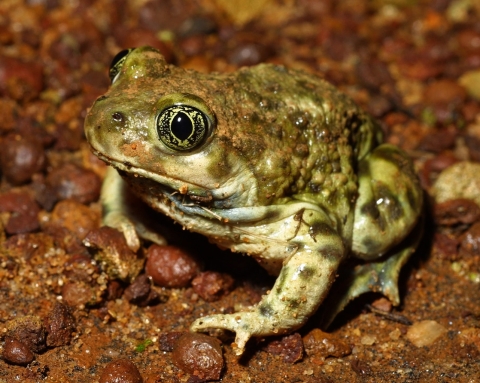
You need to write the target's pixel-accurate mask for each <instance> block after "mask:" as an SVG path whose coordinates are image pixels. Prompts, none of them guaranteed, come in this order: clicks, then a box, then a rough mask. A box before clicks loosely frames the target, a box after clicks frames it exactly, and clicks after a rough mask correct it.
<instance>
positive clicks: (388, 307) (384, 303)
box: [372, 297, 392, 313]
mask: <svg viewBox="0 0 480 383" xmlns="http://www.w3.org/2000/svg"><path fill="white" fill-rule="evenodd" d="M372 306H373V307H374V308H376V309H377V310H381V311H385V312H387V313H389V312H390V311H392V302H390V300H388V299H387V298H385V297H381V298H378V299H377V300H375V301H374V302H372Z"/></svg>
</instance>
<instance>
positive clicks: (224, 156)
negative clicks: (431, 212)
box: [85, 47, 422, 354]
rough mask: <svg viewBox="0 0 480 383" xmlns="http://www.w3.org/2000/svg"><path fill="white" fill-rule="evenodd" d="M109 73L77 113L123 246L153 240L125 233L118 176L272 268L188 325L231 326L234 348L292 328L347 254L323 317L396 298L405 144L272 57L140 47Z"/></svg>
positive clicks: (408, 192) (411, 211)
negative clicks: (103, 169) (227, 308)
mask: <svg viewBox="0 0 480 383" xmlns="http://www.w3.org/2000/svg"><path fill="white" fill-rule="evenodd" d="M110 77H111V80H112V86H111V88H110V90H109V91H108V92H107V93H106V94H105V95H103V96H101V97H100V98H98V99H97V100H96V102H95V104H94V105H93V106H92V108H91V109H90V111H89V112H88V116H87V118H86V122H85V132H86V136H87V139H88V141H89V143H90V144H91V147H92V149H93V151H94V153H95V154H96V155H97V156H98V157H100V158H101V159H102V160H104V161H105V162H107V163H108V164H110V165H112V167H113V168H115V169H116V170H117V171H118V173H117V172H116V171H110V172H109V174H108V175H107V178H106V181H105V185H104V188H103V192H102V198H103V202H104V209H105V212H104V222H105V224H107V225H111V226H114V227H117V228H119V229H121V230H122V231H123V232H124V234H125V236H126V238H127V242H128V243H129V246H130V247H131V248H133V249H137V248H138V247H139V239H138V235H140V236H142V237H147V238H150V239H153V240H158V241H159V242H161V236H159V235H158V233H149V232H148V230H145V229H141V230H140V232H139V233H138V235H137V231H136V229H135V227H136V226H135V225H136V222H133V221H132V220H131V218H129V216H128V209H127V208H126V207H125V205H124V203H125V201H124V199H123V198H122V193H123V192H124V191H125V185H128V186H129V187H130V188H132V190H133V191H134V192H135V194H137V195H138V196H140V197H141V198H142V199H143V200H144V201H146V203H147V204H148V205H150V206H151V207H152V208H153V209H156V210H158V211H160V212H162V213H164V214H166V215H167V216H169V217H171V218H173V219H174V220H175V221H177V222H179V223H180V224H181V225H183V226H184V227H185V228H187V229H189V230H192V231H195V232H198V233H201V234H203V235H205V236H208V238H209V239H210V240H211V241H213V242H215V243H217V244H218V245H220V246H221V247H224V248H230V249H231V250H233V251H237V252H243V253H246V254H249V255H251V256H252V257H255V259H256V260H257V261H258V262H259V263H260V264H261V265H262V266H263V267H264V268H265V269H267V270H268V271H269V272H270V273H271V274H274V275H278V278H277V279H276V282H275V284H274V286H273V287H272V289H271V291H270V292H269V293H268V294H266V295H265V296H263V298H262V300H261V302H260V303H258V304H257V305H256V306H255V307H253V308H252V309H251V310H250V311H246V312H238V313H235V314H225V315H224V314H216V315H211V316H207V317H204V318H199V319H197V320H196V321H195V322H194V323H193V324H192V326H191V329H192V330H193V331H206V330H208V329H212V328H213V329H216V328H219V329H227V330H231V331H234V332H235V333H236V339H235V344H234V347H236V351H237V353H238V354H240V353H242V352H243V350H244V347H245V343H246V342H247V340H248V339H249V338H251V337H262V336H268V335H273V334H283V333H287V332H290V331H292V330H294V329H297V328H299V327H301V326H302V325H303V324H304V323H305V322H306V321H307V319H308V318H309V317H310V316H311V315H312V314H313V313H314V312H315V311H316V310H317V308H318V307H319V306H320V305H321V304H322V302H324V300H325V298H326V297H327V294H328V293H329V290H330V287H331V286H332V284H333V282H334V281H335V279H336V277H337V272H338V270H339V267H340V265H341V264H342V263H343V262H344V261H345V260H346V259H347V258H350V259H351V258H355V259H358V260H359V261H358V262H357V265H356V266H355V267H351V268H349V269H348V268H347V270H346V271H345V273H346V276H345V281H347V282H348V285H347V286H346V287H345V288H342V289H340V288H339V290H338V291H332V294H331V296H333V297H334V298H329V300H328V306H327V307H325V308H323V311H324V312H326V313H327V316H328V317H330V318H331V317H332V316H333V315H335V314H336V313H337V312H338V311H339V310H341V309H342V308H343V307H344V305H345V304H346V303H347V302H348V301H349V300H350V299H351V298H353V297H356V296H358V295H359V294H361V293H363V292H366V291H379V292H382V293H383V294H385V295H386V296H387V297H388V298H389V299H390V300H391V301H392V302H393V304H398V303H399V298H398V291H397V279H398V273H399V270H400V268H401V266H402V265H403V264H404V263H405V262H406V260H407V259H408V257H409V256H410V254H411V253H412V252H413V251H414V247H415V246H416V239H417V238H418V236H419V233H420V229H418V226H417V228H415V226H416V225H417V223H418V222H419V216H420V215H421V211H422V190H421V188H420V185H419V182H418V179H417V177H416V175H415V173H414V170H413V166H412V163H411V161H410V159H409V158H408V157H407V155H406V154H405V153H404V152H403V151H401V150H400V149H399V148H397V147H395V146H392V145H389V144H382V134H381V131H380V129H379V128H378V126H377V125H376V124H375V122H374V121H373V120H372V119H371V118H370V117H369V116H368V115H367V114H366V113H365V112H363V111H362V110H361V109H359V108H358V107H357V106H356V105H355V104H354V103H353V102H352V101H351V100H350V99H349V98H348V97H346V96H345V95H344V94H342V93H341V92H339V91H338V90H337V89H336V88H335V87H333V86H332V85H330V84H328V83H327V82H325V81H324V80H321V79H319V78H317V77H315V76H313V75H310V74H307V73H303V72H301V71H296V70H289V69H286V68H284V67H282V66H275V65H269V64H261V65H258V66H254V67H251V68H242V69H240V70H238V71H237V72H235V73H230V74H219V73H212V74H202V73H198V72H195V71H192V70H184V69H181V68H177V67H175V66H173V65H168V64H167V63H166V62H165V60H164V58H163V57H162V56H161V55H160V53H159V52H158V51H156V50H154V49H153V48H150V47H142V48H136V49H130V50H126V51H123V52H121V53H120V54H119V55H117V57H116V58H115V60H114V62H113V63H112V67H111V70H110ZM119 174H120V176H121V177H120V176H119ZM418 225H419V224H418ZM334 290H335V289H334Z"/></svg>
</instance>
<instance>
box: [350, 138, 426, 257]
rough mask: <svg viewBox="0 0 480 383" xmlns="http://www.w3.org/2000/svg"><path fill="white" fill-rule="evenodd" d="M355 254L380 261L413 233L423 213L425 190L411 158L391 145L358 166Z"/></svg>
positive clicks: (380, 148) (353, 247)
mask: <svg viewBox="0 0 480 383" xmlns="http://www.w3.org/2000/svg"><path fill="white" fill-rule="evenodd" d="M358 177H359V190H358V191H359V196H358V199H357V202H356V205H355V221H354V229H353V246H352V250H353V252H354V253H355V254H356V255H357V256H358V257H359V258H362V259H366V260H372V259H375V258H378V257H379V256H381V255H382V254H384V253H385V252H386V251H388V250H389V249H390V248H391V247H392V246H394V245H396V244H398V243H399V242H400V241H401V240H402V239H403V238H405V237H406V236H407V234H408V233H409V232H410V231H411V230H412V228H413V226H414V225H415V223H416V221H417V219H418V216H419V215H420V212H421V210H422V190H421V188H420V184H419V182H418V178H417V176H416V174H415V171H414V169H413V164H412V162H411V160H410V159H409V158H408V156H407V155H406V154H405V153H404V152H403V151H402V150H401V149H399V148H397V147H396V146H393V145H389V144H383V145H380V146H378V147H377V148H376V149H375V150H374V151H373V152H372V153H370V154H369V155H368V156H367V157H365V158H364V159H363V160H362V161H361V162H360V163H359V172H358Z"/></svg>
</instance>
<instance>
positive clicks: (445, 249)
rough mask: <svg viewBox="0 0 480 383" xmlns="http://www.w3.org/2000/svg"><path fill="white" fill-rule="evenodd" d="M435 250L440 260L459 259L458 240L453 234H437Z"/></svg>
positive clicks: (434, 244) (434, 240) (434, 241)
mask: <svg viewBox="0 0 480 383" xmlns="http://www.w3.org/2000/svg"><path fill="white" fill-rule="evenodd" d="M433 238H434V239H433V246H434V250H435V252H436V253H437V255H438V256H439V257H440V258H443V259H449V260H455V259H457V250H458V239H457V238H456V237H455V236H453V235H452V234H445V233H435V235H434V237H433Z"/></svg>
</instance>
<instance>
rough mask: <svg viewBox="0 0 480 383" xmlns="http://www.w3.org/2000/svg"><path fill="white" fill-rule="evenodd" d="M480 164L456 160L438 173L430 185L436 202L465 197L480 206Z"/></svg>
mask: <svg viewBox="0 0 480 383" xmlns="http://www.w3.org/2000/svg"><path fill="white" fill-rule="evenodd" d="M478 174H480V164H478V163H474V162H468V161H462V162H457V163H455V164H453V165H452V166H449V167H448V168H446V169H445V170H444V171H442V172H441V173H440V175H439V176H438V178H437V180H436V181H435V183H434V185H433V187H432V191H431V192H432V195H433V196H434V198H435V201H436V203H442V202H445V201H448V200H452V199H459V198H466V199H471V200H473V201H475V203H476V204H477V205H479V206H480V178H479V177H478Z"/></svg>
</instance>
